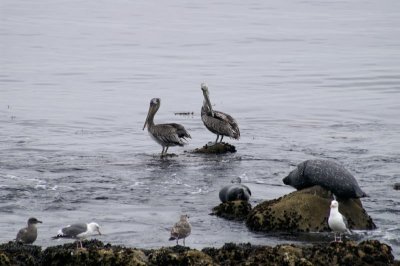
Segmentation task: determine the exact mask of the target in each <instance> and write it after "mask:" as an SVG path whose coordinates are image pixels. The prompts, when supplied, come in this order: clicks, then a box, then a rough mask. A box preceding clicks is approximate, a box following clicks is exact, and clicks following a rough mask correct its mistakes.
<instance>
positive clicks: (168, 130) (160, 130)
mask: <svg viewBox="0 0 400 266" xmlns="http://www.w3.org/2000/svg"><path fill="white" fill-rule="evenodd" d="M160 102H161V100H160V99H159V98H153V99H151V101H150V107H149V112H148V114H147V118H146V122H145V123H144V126H143V130H144V129H145V128H146V125H147V129H148V131H149V133H150V136H151V137H152V138H153V139H154V140H155V141H156V142H157V143H158V144H160V145H161V146H162V151H161V157H162V156H164V155H166V154H167V150H168V148H169V147H170V146H183V145H185V144H186V142H184V141H183V140H186V138H191V137H190V135H189V133H188V132H187V131H186V129H185V128H184V127H183V126H182V125H180V124H175V123H170V124H158V125H155V124H154V115H155V114H156V113H157V110H158V108H160Z"/></svg>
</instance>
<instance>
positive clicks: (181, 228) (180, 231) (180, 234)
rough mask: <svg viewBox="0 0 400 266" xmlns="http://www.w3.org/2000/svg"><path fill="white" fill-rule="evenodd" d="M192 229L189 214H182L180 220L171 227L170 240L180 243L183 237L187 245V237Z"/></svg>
mask: <svg viewBox="0 0 400 266" xmlns="http://www.w3.org/2000/svg"><path fill="white" fill-rule="evenodd" d="M191 231H192V226H191V225H190V223H189V215H187V214H184V215H181V218H180V220H179V222H177V223H176V224H175V225H174V227H172V229H171V237H170V238H169V240H176V244H177V245H178V240H179V239H182V238H183V245H185V238H186V237H188V236H189V235H190V232H191Z"/></svg>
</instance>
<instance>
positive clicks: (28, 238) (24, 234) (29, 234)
mask: <svg viewBox="0 0 400 266" xmlns="http://www.w3.org/2000/svg"><path fill="white" fill-rule="evenodd" d="M38 223H42V221H39V220H38V219H36V218H33V217H32V218H29V219H28V226H27V227H24V228H22V229H21V230H19V231H18V234H17V237H16V239H15V240H16V241H17V242H20V243H23V244H32V243H33V242H35V240H36V238H37V228H36V225H37V224H38Z"/></svg>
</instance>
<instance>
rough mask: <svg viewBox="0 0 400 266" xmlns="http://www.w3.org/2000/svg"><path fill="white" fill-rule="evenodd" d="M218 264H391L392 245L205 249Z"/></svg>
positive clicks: (241, 246) (348, 244)
mask: <svg viewBox="0 0 400 266" xmlns="http://www.w3.org/2000/svg"><path fill="white" fill-rule="evenodd" d="M202 251H203V252H204V253H206V254H208V255H209V256H210V257H212V258H213V260H214V262H216V263H217V264H219V265H304V266H306V265H391V264H392V263H393V259H394V258H393V255H392V253H391V248H390V246H388V245H386V244H382V243H380V242H379V241H376V240H368V241H364V242H361V243H360V244H358V245H357V243H356V242H353V241H347V242H344V243H330V244H328V243H325V244H320V245H314V246H303V247H300V246H295V245H278V246H276V247H274V248H272V247H268V246H252V245H250V244H239V245H236V244H225V245H224V246H223V247H222V248H220V249H217V248H205V249H203V250H202Z"/></svg>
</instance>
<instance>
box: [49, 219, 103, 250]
mask: <svg viewBox="0 0 400 266" xmlns="http://www.w3.org/2000/svg"><path fill="white" fill-rule="evenodd" d="M94 234H99V235H101V233H100V226H99V225H98V224H97V223H94V222H91V223H88V224H86V223H77V224H72V225H68V226H66V227H64V228H61V229H60V230H58V232H57V235H56V236H54V237H52V239H57V238H72V239H77V241H78V242H77V244H76V247H77V248H79V246H78V243H79V244H80V247H81V248H83V246H82V239H83V238H86V237H87V236H90V235H94Z"/></svg>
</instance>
